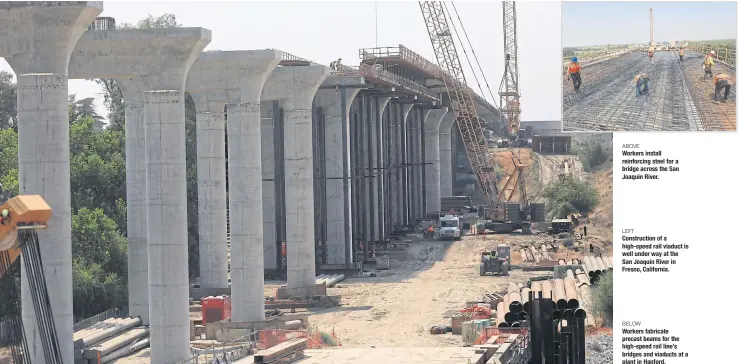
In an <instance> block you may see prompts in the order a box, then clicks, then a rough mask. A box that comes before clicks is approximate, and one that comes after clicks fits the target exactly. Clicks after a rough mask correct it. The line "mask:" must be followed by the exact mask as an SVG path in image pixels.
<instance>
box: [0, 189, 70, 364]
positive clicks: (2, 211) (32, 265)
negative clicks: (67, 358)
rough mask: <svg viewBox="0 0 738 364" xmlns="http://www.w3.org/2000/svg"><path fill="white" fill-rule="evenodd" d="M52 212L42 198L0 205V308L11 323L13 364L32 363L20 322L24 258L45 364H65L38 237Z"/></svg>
mask: <svg viewBox="0 0 738 364" xmlns="http://www.w3.org/2000/svg"><path fill="white" fill-rule="evenodd" d="M0 194H2V195H5V193H0ZM51 213H52V212H51V207H49V205H48V204H47V203H46V202H45V201H44V200H43V198H41V196H39V195H22V196H17V197H13V198H11V199H9V200H7V201H6V202H5V203H3V204H2V206H0V292H2V295H0V308H1V309H2V311H3V313H4V314H5V316H6V322H9V324H10V325H9V327H10V331H11V332H10V335H9V337H10V340H9V349H10V353H9V354H10V363H13V364H20V363H29V362H30V359H29V358H25V356H26V353H30V351H29V350H28V349H29V346H28V338H27V337H26V331H25V330H24V328H23V324H22V322H21V287H20V285H21V283H20V275H21V259H23V268H24V270H23V275H24V276H25V277H26V281H27V282H28V285H29V288H30V291H31V295H30V297H29V298H31V299H32V301H33V307H34V308H35V315H36V322H37V324H38V326H37V329H38V331H37V333H36V334H37V335H39V337H40V339H41V340H40V343H41V346H42V349H43V350H42V351H43V354H44V358H45V362H46V363H47V364H62V356H61V349H60V347H59V340H58V338H57V333H56V327H55V325H54V320H53V316H52V312H51V305H50V301H49V294H48V291H47V288H46V280H45V278H44V270H43V264H42V261H41V249H40V247H39V241H38V234H37V230H39V229H44V228H46V224H47V222H48V221H49V219H50V218H51ZM19 258H20V259H19ZM34 331H35V330H34ZM29 335H33V334H32V333H29Z"/></svg>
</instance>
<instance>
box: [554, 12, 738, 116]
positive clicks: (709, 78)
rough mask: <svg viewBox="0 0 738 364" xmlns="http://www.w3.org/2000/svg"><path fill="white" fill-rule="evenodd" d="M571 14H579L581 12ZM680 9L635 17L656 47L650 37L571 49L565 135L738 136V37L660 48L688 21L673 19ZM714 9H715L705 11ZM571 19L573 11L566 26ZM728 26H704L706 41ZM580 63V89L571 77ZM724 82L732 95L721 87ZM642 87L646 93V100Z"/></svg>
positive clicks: (566, 51) (566, 61)
mask: <svg viewBox="0 0 738 364" xmlns="http://www.w3.org/2000/svg"><path fill="white" fill-rule="evenodd" d="M615 4H626V5H622V6H637V5H627V4H628V3H615ZM566 6H568V7H569V8H571V9H572V11H573V10H574V8H575V7H576V6H575V5H571V4H568V5H566ZM589 6H592V5H589ZM612 6H613V7H614V6H616V5H612ZM674 6H680V5H673V3H662V4H661V5H660V7H659V8H656V9H646V10H648V12H646V11H644V12H642V13H638V12H636V13H635V14H634V16H635V18H636V19H639V21H642V22H643V24H645V23H646V22H650V40H648V39H649V38H646V37H647V36H648V34H645V33H644V34H643V36H644V37H643V38H644V42H643V43H641V44H621V45H599V46H597V45H592V46H586V47H569V48H564V56H565V58H564V79H563V121H564V123H563V124H564V130H566V131H585V130H592V131H596V130H610V131H619V130H625V131H627V130H636V131H687V130H691V131H702V130H735V125H736V124H735V123H736V112H735V102H736V96H735V45H736V42H735V37H734V36H733V37H732V39H728V40H720V39H719V37H716V38H717V39H714V40H710V39H704V40H703V39H692V40H690V39H680V40H676V39H672V40H666V41H660V40H658V39H661V38H662V37H663V34H664V33H663V32H661V33H660V32H659V29H664V28H666V27H670V26H671V27H673V26H674V25H675V24H679V22H680V21H682V19H681V18H678V17H675V16H670V15H668V14H670V13H668V11H669V8H671V7H674ZM709 9H711V8H710V6H709V5H708V6H707V7H706V8H704V9H703V10H709ZM659 11H660V12H659ZM701 11H702V10H701ZM566 12H567V8H565V9H564V13H563V14H564V17H565V18H566ZM649 19H650V20H649ZM565 21H566V20H565ZM693 26H694V24H691V25H690V27H693ZM722 26H723V25H719V24H711V23H707V24H704V27H705V29H709V31H707V33H706V34H714V30H718V31H719V30H720V28H721V27H722ZM726 26H728V27H729V25H726ZM654 27H655V30H654ZM732 28H734V27H729V29H731V31H732ZM627 29H630V25H627V24H626V23H624V25H623V29H622V31H626V30H627ZM684 29H685V31H687V30H688V29H690V28H688V27H685V28H684ZM609 30H610V31H611V32H617V31H618V29H609ZM598 31H601V29H598ZM660 34H661V35H660ZM718 34H719V33H718ZM573 36H574V35H573V34H572V35H568V34H567V33H566V32H565V33H564V35H563V38H562V39H563V41H564V43H565V44H566V43H567V41H570V39H568V37H573ZM646 40H648V41H646ZM573 60H576V61H577V63H578V64H579V68H580V71H579V72H577V73H578V77H580V79H581V84H580V85H577V84H575V83H574V82H572V78H573V77H568V76H569V74H570V72H569V69H568V68H569V67H571V66H570V64H572V63H573V62H572V61H573ZM721 74H722V75H721ZM641 77H643V79H642V80H640V81H639V80H638V79H639V78H641ZM723 77H725V79H726V80H725V83H726V85H728V86H729V88H728V89H727V90H726V89H725V88H723V87H717V86H718V82H719V81H720V80H719V79H721V78H723ZM646 79H647V80H648V82H645V83H644V82H643V81H644V80H646ZM639 82H640V83H639ZM646 84H647V86H646ZM574 86H577V87H574ZM721 86H722V85H721ZM639 87H642V89H641V90H642V91H645V92H642V94H639V91H637V88H639ZM716 91H717V93H718V95H716Z"/></svg>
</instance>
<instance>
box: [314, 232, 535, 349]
mask: <svg viewBox="0 0 738 364" xmlns="http://www.w3.org/2000/svg"><path fill="white" fill-rule="evenodd" d="M500 237H502V236H501V235H500V236H497V237H496V238H495V240H492V238H488V239H487V240H482V239H481V238H479V237H475V236H465V237H463V238H462V240H460V241H455V242H442V241H418V242H414V243H412V244H411V245H410V247H409V248H408V249H407V258H406V260H405V261H398V262H395V263H393V264H392V269H390V270H389V271H381V273H380V274H381V277H376V278H352V279H348V280H346V281H343V282H341V283H339V284H338V287H336V288H331V289H329V294H336V295H341V296H342V298H341V302H342V303H343V305H342V306H341V307H336V308H332V309H327V310H322V311H317V312H315V313H314V314H313V315H311V316H310V325H311V326H315V327H317V328H319V329H320V330H322V331H326V332H331V331H332V330H335V333H336V336H337V337H338V339H339V340H340V342H341V344H342V346H343V347H369V346H376V347H391V346H393V347H424V346H425V347H429V346H461V336H460V335H451V334H446V335H431V334H430V333H429V329H430V327H431V326H432V325H434V324H443V325H450V318H444V315H445V314H446V313H447V312H448V311H454V312H457V311H458V310H459V309H461V308H463V307H464V306H465V303H466V302H467V301H473V300H478V299H480V298H481V297H482V295H483V294H484V293H487V292H494V291H495V290H497V289H504V288H506V287H507V285H508V283H509V282H511V281H515V282H525V281H526V280H527V279H528V277H529V276H530V275H528V274H523V273H522V272H520V271H514V272H511V275H510V276H509V277H494V276H487V277H481V276H479V256H480V253H481V252H482V251H483V250H485V249H486V250H488V249H489V248H490V247H493V246H495V245H496V244H497V243H498V242H499V239H500ZM526 239H527V240H531V239H534V237H531V236H527V237H526ZM506 242H507V240H506ZM398 260H399V259H398Z"/></svg>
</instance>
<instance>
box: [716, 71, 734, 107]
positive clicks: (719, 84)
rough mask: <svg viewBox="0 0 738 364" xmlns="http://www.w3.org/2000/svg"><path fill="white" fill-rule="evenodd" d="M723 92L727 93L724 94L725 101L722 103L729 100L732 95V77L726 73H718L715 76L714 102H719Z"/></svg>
mask: <svg viewBox="0 0 738 364" xmlns="http://www.w3.org/2000/svg"><path fill="white" fill-rule="evenodd" d="M723 90H725V92H724V94H723V99H722V100H720V101H721V102H726V101H727V100H728V95H730V76H728V75H727V74H725V73H722V72H718V74H717V75H715V95H714V96H713V99H712V100H713V102H718V97H719V95H720V92H721V91H723Z"/></svg>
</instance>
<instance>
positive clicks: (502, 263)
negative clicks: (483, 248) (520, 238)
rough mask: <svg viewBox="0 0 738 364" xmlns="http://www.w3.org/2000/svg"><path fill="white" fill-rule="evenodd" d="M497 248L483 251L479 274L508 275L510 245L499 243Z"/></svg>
mask: <svg viewBox="0 0 738 364" xmlns="http://www.w3.org/2000/svg"><path fill="white" fill-rule="evenodd" d="M495 249H496V250H493V251H490V252H482V261H481V263H479V275H480V276H486V275H487V273H490V274H497V275H503V276H506V275H507V274H508V271H509V270H510V246H509V245H507V244H500V245H497V248H495Z"/></svg>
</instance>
